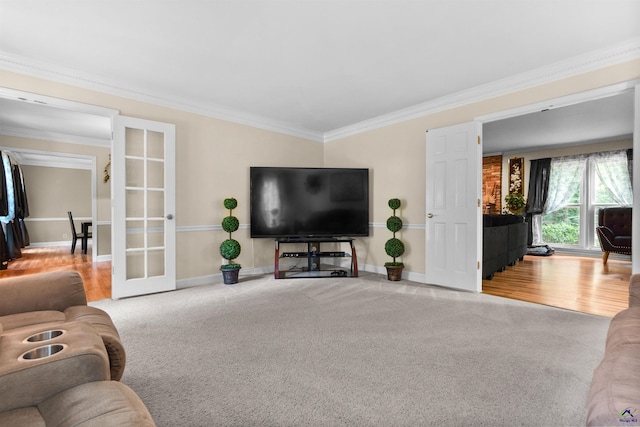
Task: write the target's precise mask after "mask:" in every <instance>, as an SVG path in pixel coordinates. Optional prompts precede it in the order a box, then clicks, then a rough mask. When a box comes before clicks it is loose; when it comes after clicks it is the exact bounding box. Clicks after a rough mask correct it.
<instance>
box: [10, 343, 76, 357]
mask: <svg viewBox="0 0 640 427" xmlns="http://www.w3.org/2000/svg"><path fill="white" fill-rule="evenodd" d="M65 347H66V345H65V344H48V345H43V346H42V347H37V348H34V349H32V350H29V351H27V352H25V353H22V355H21V356H20V359H21V360H37V359H42V358H45V357H49V356H53V355H54V354H57V353H60V352H61V351H62V350H64V348H65Z"/></svg>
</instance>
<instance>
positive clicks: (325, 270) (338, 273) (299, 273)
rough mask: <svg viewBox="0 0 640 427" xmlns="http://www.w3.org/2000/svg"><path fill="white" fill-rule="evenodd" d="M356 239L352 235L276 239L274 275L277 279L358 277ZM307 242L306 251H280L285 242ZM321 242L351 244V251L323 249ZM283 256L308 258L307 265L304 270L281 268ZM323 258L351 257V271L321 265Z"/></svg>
mask: <svg viewBox="0 0 640 427" xmlns="http://www.w3.org/2000/svg"><path fill="white" fill-rule="evenodd" d="M353 242H354V239H352V238H350V237H322V238H319V237H315V238H314V237H312V238H279V239H276V251H275V257H274V268H273V277H274V278H276V279H285V278H287V275H288V277H289V278H297V277H358V258H357V256H356V247H355V245H354V244H353ZM293 243H297V244H301V243H303V244H306V245H307V250H306V251H298V252H280V246H281V245H285V244H293ZM321 243H339V244H340V246H342V244H349V250H350V252H343V251H340V250H333V251H321V250H320V244H321ZM281 258H306V260H307V263H306V264H307V266H306V268H303V269H302V270H289V271H281V270H280V259H281ZM322 258H351V266H350V269H349V271H348V272H347V271H346V270H344V269H342V268H340V267H339V266H332V265H324V266H323V265H321V260H322Z"/></svg>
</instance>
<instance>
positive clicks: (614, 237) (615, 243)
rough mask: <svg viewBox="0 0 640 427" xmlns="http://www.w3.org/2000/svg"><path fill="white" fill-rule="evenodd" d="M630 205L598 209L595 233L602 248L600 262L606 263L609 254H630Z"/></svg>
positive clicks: (631, 210)
mask: <svg viewBox="0 0 640 427" xmlns="http://www.w3.org/2000/svg"><path fill="white" fill-rule="evenodd" d="M632 212H633V209H632V208H630V207H614V208H602V209H600V210H599V211H598V226H597V227H596V233H597V234H598V240H599V241H600V248H601V249H602V263H603V264H606V263H607V260H608V259H609V254H610V253H614V254H623V255H631V220H632Z"/></svg>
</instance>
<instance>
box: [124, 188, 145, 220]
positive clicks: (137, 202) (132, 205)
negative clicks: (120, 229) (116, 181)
mask: <svg viewBox="0 0 640 427" xmlns="http://www.w3.org/2000/svg"><path fill="white" fill-rule="evenodd" d="M126 197H127V200H126V203H127V205H126V215H127V218H142V217H144V191H142V190H127V191H126Z"/></svg>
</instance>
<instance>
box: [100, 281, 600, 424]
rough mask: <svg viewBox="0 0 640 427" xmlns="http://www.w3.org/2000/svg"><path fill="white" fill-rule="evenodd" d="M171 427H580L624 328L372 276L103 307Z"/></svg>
mask: <svg viewBox="0 0 640 427" xmlns="http://www.w3.org/2000/svg"><path fill="white" fill-rule="evenodd" d="M91 305H94V306H96V307H100V308H102V309H104V310H106V311H107V312H108V313H109V314H110V315H111V316H112V318H113V320H114V322H115V324H116V326H117V328H118V330H119V331H120V334H121V338H122V341H123V343H124V346H125V349H126V351H127V367H126V370H125V374H124V377H123V379H122V381H123V382H124V383H125V384H127V385H129V386H130V387H131V388H132V389H133V390H135V391H136V392H137V393H138V395H139V396H140V397H141V399H142V400H143V401H144V402H145V404H146V405H147V407H148V408H149V411H150V412H151V414H152V415H153V417H154V419H155V421H156V423H157V424H158V425H159V426H171V427H175V426H190V427H192V426H422V425H437V426H470V425H473V426H514V425H527V426H542V425H545V426H574V425H575V426H578V425H585V421H586V399H587V393H588V389H589V385H590V382H591V377H592V373H593V369H594V368H595V367H596V366H597V364H598V363H599V361H600V359H601V358H602V355H603V351H604V344H605V336H606V331H607V328H608V325H609V322H610V319H609V318H605V317H598V316H593V315H587V314H582V313H576V312H571V311H566V310H562V309H556V308H552V307H547V306H541V305H534V304H530V303H526V302H521V301H515V300H510V299H504V298H500V297H494V296H491V295H485V294H473V293H466V292H456V291H452V290H447V289H443V288H439V287H434V286H427V285H422V284H418V283H413V282H408V281H402V282H389V281H387V280H386V277H384V276H381V275H376V274H370V273H364V274H361V277H360V278H357V279H356V278H325V279H289V280H274V279H273V277H271V276H267V275H265V276H249V277H246V276H245V277H243V276H241V279H240V283H238V284H236V285H233V286H225V285H223V284H221V283H216V284H211V285H206V286H198V287H193V288H187V289H182V290H178V291H174V292H169V293H162V294H155V295H148V296H142V297H135V298H129V299H122V300H117V301H116V300H102V301H98V302H94V303H91Z"/></svg>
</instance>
